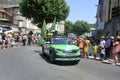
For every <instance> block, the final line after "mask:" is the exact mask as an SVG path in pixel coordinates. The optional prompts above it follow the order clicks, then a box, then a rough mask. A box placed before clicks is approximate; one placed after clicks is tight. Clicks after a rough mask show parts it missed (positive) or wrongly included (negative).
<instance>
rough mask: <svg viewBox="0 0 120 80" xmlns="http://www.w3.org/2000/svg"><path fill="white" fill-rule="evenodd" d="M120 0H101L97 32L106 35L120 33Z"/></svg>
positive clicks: (98, 10)
mask: <svg viewBox="0 0 120 80" xmlns="http://www.w3.org/2000/svg"><path fill="white" fill-rule="evenodd" d="M119 13H120V0H99V2H98V9H97V23H96V24H97V28H96V29H97V32H98V34H100V33H101V35H104V36H114V37H116V36H117V35H120V14H119Z"/></svg>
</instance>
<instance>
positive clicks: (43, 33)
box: [41, 20, 47, 39]
mask: <svg viewBox="0 0 120 80" xmlns="http://www.w3.org/2000/svg"><path fill="white" fill-rule="evenodd" d="M41 35H42V38H43V39H45V38H46V36H47V28H46V22H45V20H44V22H43V25H42V29H41Z"/></svg>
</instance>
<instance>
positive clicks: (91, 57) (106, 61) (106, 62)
mask: <svg viewBox="0 0 120 80" xmlns="http://www.w3.org/2000/svg"><path fill="white" fill-rule="evenodd" d="M89 59H92V60H94V57H93V56H89ZM96 60H97V61H100V58H99V57H97V58H96ZM102 63H104V64H111V65H115V66H120V63H117V64H115V63H114V62H113V61H110V60H104V61H102Z"/></svg>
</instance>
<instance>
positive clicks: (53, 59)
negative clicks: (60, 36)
mask: <svg viewBox="0 0 120 80" xmlns="http://www.w3.org/2000/svg"><path fill="white" fill-rule="evenodd" d="M49 60H50V63H54V62H55V56H54V54H53V53H51V52H50V53H49Z"/></svg>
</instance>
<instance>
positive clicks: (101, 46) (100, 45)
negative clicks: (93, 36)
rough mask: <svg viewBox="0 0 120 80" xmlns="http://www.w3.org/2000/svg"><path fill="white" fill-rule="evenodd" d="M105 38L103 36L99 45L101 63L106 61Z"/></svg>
mask: <svg viewBox="0 0 120 80" xmlns="http://www.w3.org/2000/svg"><path fill="white" fill-rule="evenodd" d="M105 44H106V43H105V37H104V36H101V41H100V44H99V49H100V59H101V61H103V60H105V55H106V54H105Z"/></svg>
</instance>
